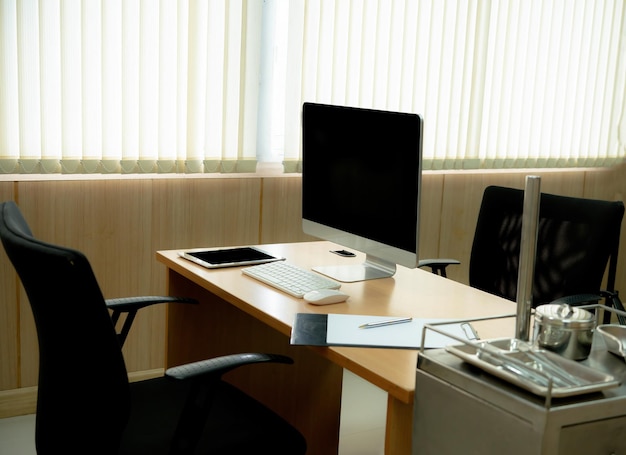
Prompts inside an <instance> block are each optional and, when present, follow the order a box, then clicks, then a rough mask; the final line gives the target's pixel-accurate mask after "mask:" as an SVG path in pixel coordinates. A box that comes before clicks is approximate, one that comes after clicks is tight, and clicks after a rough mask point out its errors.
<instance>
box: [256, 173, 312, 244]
mask: <svg viewBox="0 0 626 455" xmlns="http://www.w3.org/2000/svg"><path fill="white" fill-rule="evenodd" d="M301 199H302V178H301V177H300V176H294V177H284V178H273V179H264V180H263V201H262V207H263V213H262V219H261V242H260V243H287V242H303V241H311V240H318V239H316V238H315V237H312V236H310V235H307V234H305V233H304V232H302V204H301Z"/></svg>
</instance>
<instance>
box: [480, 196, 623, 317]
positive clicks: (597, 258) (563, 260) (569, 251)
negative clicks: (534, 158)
mask: <svg viewBox="0 0 626 455" xmlns="http://www.w3.org/2000/svg"><path fill="white" fill-rule="evenodd" d="M523 205H524V191H523V190H519V189H512V188H503V187H497V186H490V187H488V188H487V189H486V190H485V192H484V195H483V201H482V205H481V208H480V212H479V215H478V222H477V225H476V232H475V234H474V243H473V246H472V252H471V257H470V275H469V281H470V285H471V286H473V287H476V288H479V289H482V290H484V291H487V292H489V293H492V294H496V295H500V296H503V297H505V298H507V299H510V300H516V298H517V279H518V276H517V275H518V263H519V252H520V241H521V228H522V214H523ZM623 216H624V204H623V202H621V201H616V202H609V201H600V200H592V199H582V198H574V197H566V196H556V195H552V194H545V193H542V194H541V201H540V208H539V227H538V235H537V257H536V263H535V276H534V284H533V306H537V305H540V304H543V303H548V302H551V301H552V300H555V299H557V298H560V297H565V296H569V295H575V294H585V293H587V294H594V293H595V294H597V293H598V292H599V291H600V289H601V286H602V279H603V276H604V274H605V271H606V270H607V263H608V278H607V284H606V290H609V291H613V290H614V286H615V269H616V263H617V252H618V248H619V237H620V229H621V223H622V218H623Z"/></svg>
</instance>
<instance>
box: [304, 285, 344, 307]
mask: <svg viewBox="0 0 626 455" xmlns="http://www.w3.org/2000/svg"><path fill="white" fill-rule="evenodd" d="M348 297H349V295H348V294H344V293H343V292H341V291H338V290H336V289H318V290H316V291H309V292H307V293H306V294H304V300H305V301H306V302H309V303H310V304H312V305H329V304H331V303H339V302H344V301H346V300H347V299H348Z"/></svg>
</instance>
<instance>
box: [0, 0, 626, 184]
mask: <svg viewBox="0 0 626 455" xmlns="http://www.w3.org/2000/svg"><path fill="white" fill-rule="evenodd" d="M624 2H625V0H606V1H602V2H598V1H596V0H579V1H575V2H573V1H569V0H289V1H284V0H265V1H263V2H261V1H250V0H248V1H245V0H228V1H226V0H215V1H203V0H189V1H175V0H141V1H140V0H90V1H80V0H62V1H42V0H20V1H17V2H16V1H14V0H0V173H16V172H23V173H126V174H132V173H153V172H165V173H168V172H193V173H204V172H254V171H255V169H256V166H257V162H264V163H267V162H269V163H273V162H282V163H283V164H284V168H285V170H286V171H287V172H297V171H298V170H299V165H300V162H299V160H300V147H301V140H300V111H301V106H302V103H303V102H304V101H315V102H328V103H333V104H345V105H351V106H359V107H371V108H377V109H388V110H398V111H408V112H417V113H420V114H422V115H423V117H424V121H425V124H424V126H425V131H424V165H425V168H427V169H483V168H505V169H509V168H523V167H565V166H569V167H578V166H608V165H611V164H613V163H615V162H619V161H622V160H623V157H624V155H625V154H626V139H625V138H626V115H625V108H626V90H625V86H626V8H625V5H624Z"/></svg>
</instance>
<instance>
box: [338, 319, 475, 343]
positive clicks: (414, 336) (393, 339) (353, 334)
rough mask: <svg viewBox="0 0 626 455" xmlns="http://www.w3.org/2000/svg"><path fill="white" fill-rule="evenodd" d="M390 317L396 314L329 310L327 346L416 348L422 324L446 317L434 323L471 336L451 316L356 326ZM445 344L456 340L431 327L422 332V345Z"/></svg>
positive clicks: (420, 335)
mask: <svg viewBox="0 0 626 455" xmlns="http://www.w3.org/2000/svg"><path fill="white" fill-rule="evenodd" d="M390 319H396V317H390V316H367V315H354V314H329V315H328V329H327V332H326V342H327V343H328V344H329V345H330V346H376V347H387V348H407V349H418V348H420V344H421V342H422V330H423V328H424V324H433V323H438V322H445V321H450V322H451V323H450V324H446V325H441V326H438V328H439V329H441V330H442V331H445V332H446V333H450V334H452V335H455V336H457V337H459V338H462V339H471V332H470V333H467V329H466V328H465V329H464V327H463V326H462V324H461V323H459V322H455V323H454V321H455V320H454V319H420V318H413V320H412V321H411V322H405V323H401V324H392V325H387V326H382V327H374V328H360V327H359V326H360V325H362V324H367V323H371V322H379V321H387V320H390ZM465 325H467V324H465ZM468 336H469V337H470V338H468ZM449 344H458V341H456V340H454V339H453V338H450V337H447V336H445V335H442V334H440V333H438V332H434V331H432V330H428V331H427V332H426V340H425V346H424V347H425V348H442V347H445V346H447V345H449Z"/></svg>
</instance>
